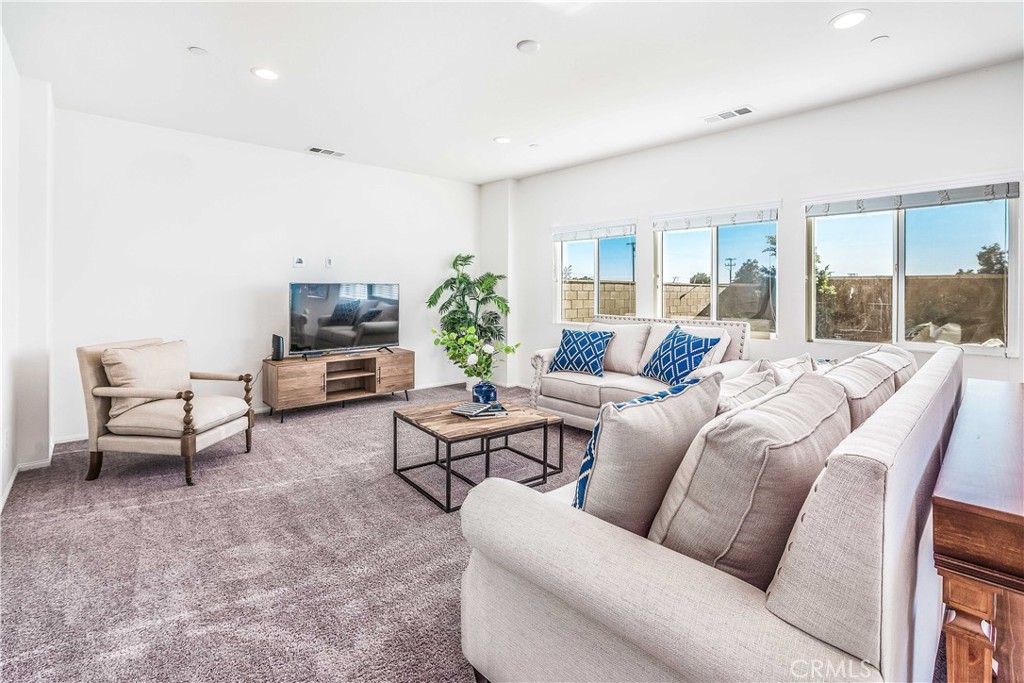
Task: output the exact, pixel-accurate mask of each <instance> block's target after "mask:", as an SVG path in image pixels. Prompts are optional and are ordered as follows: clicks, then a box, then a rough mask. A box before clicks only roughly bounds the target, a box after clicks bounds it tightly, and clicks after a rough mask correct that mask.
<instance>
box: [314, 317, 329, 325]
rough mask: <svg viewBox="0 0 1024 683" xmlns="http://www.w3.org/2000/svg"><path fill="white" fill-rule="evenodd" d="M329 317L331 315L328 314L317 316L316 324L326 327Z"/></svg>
mask: <svg viewBox="0 0 1024 683" xmlns="http://www.w3.org/2000/svg"><path fill="white" fill-rule="evenodd" d="M331 317H332V316H329V315H321V316H318V317H317V319H316V326H317V327H327V324H328V323H329V322H331Z"/></svg>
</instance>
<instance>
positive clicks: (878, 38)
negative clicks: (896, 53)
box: [871, 36, 889, 45]
mask: <svg viewBox="0 0 1024 683" xmlns="http://www.w3.org/2000/svg"><path fill="white" fill-rule="evenodd" d="M887 40H889V36H875V37H874V38H872V39H871V42H872V43H874V44H876V45H878V44H880V43H884V42H886V41H887Z"/></svg>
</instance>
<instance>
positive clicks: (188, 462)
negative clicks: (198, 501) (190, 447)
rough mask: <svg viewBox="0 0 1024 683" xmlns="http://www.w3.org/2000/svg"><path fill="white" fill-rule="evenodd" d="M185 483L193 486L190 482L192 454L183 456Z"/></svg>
mask: <svg viewBox="0 0 1024 683" xmlns="http://www.w3.org/2000/svg"><path fill="white" fill-rule="evenodd" d="M185 484H187V485H188V486H195V484H194V483H192V456H191V455H189V456H186V457H185Z"/></svg>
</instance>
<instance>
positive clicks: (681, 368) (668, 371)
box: [640, 327, 718, 385]
mask: <svg viewBox="0 0 1024 683" xmlns="http://www.w3.org/2000/svg"><path fill="white" fill-rule="evenodd" d="M717 343H718V339H716V338H713V337H711V338H709V337H697V336H694V335H692V334H688V333H686V332H683V331H682V330H681V329H680V328H678V327H676V328H675V329H674V330H672V332H670V333H669V334H668V336H666V337H665V340H664V341H662V342H661V344H660V345H659V346H658V348H657V350H656V351H655V352H654V355H653V356H651V360H650V361H648V363H647V365H645V366H644V369H643V370H642V371H641V372H640V374H641V375H643V376H644V377H650V378H652V379H657V380H661V381H662V382H664V383H665V384H670V385H672V384H678V383H680V382H682V381H683V380H684V379H686V376H687V375H689V374H690V373H691V372H693V371H694V370H696V369H697V366H698V365H700V362H701V360H702V359H703V358H704V355H705V354H706V353H707V352H708V351H710V350H711V348H712V347H713V346H714V345H715V344H717Z"/></svg>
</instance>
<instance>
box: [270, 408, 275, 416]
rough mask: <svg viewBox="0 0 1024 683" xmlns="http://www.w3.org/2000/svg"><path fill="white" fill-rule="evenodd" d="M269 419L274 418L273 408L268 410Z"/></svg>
mask: <svg viewBox="0 0 1024 683" xmlns="http://www.w3.org/2000/svg"><path fill="white" fill-rule="evenodd" d="M270 417H274V409H273V408H271V409H270Z"/></svg>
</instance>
